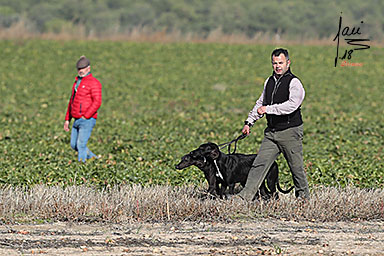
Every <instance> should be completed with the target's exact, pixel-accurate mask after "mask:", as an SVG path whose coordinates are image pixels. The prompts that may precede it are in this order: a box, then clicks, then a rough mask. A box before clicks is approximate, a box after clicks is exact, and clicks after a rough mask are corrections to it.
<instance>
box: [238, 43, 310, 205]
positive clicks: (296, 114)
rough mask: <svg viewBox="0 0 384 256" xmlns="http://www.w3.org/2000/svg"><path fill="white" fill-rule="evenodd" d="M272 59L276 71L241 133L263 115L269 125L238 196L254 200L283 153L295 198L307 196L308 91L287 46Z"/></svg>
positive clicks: (276, 51) (277, 50)
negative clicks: (305, 115) (305, 125)
mask: <svg viewBox="0 0 384 256" xmlns="http://www.w3.org/2000/svg"><path fill="white" fill-rule="evenodd" d="M271 59H272V67H273V74H272V76H270V77H269V78H267V80H266V81H265V83H264V90H263V92H262V94H261V96H260V97H259V99H258V100H257V101H256V105H255V106H254V108H253V109H252V110H251V111H250V113H249V115H248V118H247V120H246V121H245V122H244V123H245V125H244V128H243V130H242V132H243V133H244V134H247V135H248V134H249V132H250V128H251V127H252V125H253V124H254V123H255V122H256V121H257V120H258V119H260V118H261V117H263V116H264V115H266V118H267V128H266V129H265V131H264V139H263V141H262V143H261V146H260V150H259V152H258V155H257V157H256V159H255V161H254V163H253V165H252V168H251V170H250V171H249V175H248V179H247V182H246V184H245V187H244V189H243V190H242V191H241V192H240V193H239V194H238V195H239V196H240V197H241V198H243V199H245V200H249V201H251V200H253V198H254V196H255V194H256V192H257V190H258V189H259V187H260V185H261V182H262V181H263V180H264V179H265V176H266V174H267V172H268V170H269V168H270V167H271V165H272V163H273V162H274V161H275V160H276V158H277V157H278V155H279V154H280V153H283V155H284V157H285V159H286V160H287V162H288V165H289V168H290V169H291V173H292V178H293V183H294V186H295V195H296V197H298V198H305V199H308V198H309V189H308V181H307V177H306V174H305V171H304V166H303V145H302V140H303V120H302V117H301V110H300V107H301V103H302V102H303V100H304V96H305V91H304V88H303V85H302V84H301V82H300V80H299V79H298V78H297V77H296V76H295V75H294V74H292V72H291V70H290V67H289V66H290V64H291V61H290V59H289V55H288V51H287V50H286V49H282V48H280V49H276V50H274V51H273V52H272V55H271Z"/></svg>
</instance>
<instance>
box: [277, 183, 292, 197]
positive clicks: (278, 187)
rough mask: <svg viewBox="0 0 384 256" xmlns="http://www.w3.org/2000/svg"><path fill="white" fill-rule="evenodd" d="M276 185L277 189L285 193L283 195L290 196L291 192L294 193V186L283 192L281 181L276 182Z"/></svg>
mask: <svg viewBox="0 0 384 256" xmlns="http://www.w3.org/2000/svg"><path fill="white" fill-rule="evenodd" d="M276 185H277V189H278V190H279V191H280V192H281V193H283V194H288V193H289V192H291V191H292V189H293V188H294V186H292V187H290V188H289V189H287V190H283V189H282V188H281V187H280V184H279V181H277V182H276Z"/></svg>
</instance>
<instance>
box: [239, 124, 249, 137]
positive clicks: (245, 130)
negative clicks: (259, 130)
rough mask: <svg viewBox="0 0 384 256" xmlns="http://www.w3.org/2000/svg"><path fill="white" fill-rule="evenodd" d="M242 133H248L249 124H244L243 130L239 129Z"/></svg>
mask: <svg viewBox="0 0 384 256" xmlns="http://www.w3.org/2000/svg"><path fill="white" fill-rule="evenodd" d="M241 132H242V133H243V134H247V135H249V133H250V129H249V126H248V125H244V128H243V130H242V131H241Z"/></svg>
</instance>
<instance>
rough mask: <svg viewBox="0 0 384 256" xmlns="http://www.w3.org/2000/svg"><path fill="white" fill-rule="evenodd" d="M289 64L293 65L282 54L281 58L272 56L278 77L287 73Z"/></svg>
mask: <svg viewBox="0 0 384 256" xmlns="http://www.w3.org/2000/svg"><path fill="white" fill-rule="evenodd" d="M289 64H291V61H290V60H287V59H286V57H285V55H284V54H282V53H281V54H280V55H279V56H272V67H273V71H275V74H276V75H277V76H278V77H280V76H282V75H283V74H284V73H285V72H287V70H288V68H289Z"/></svg>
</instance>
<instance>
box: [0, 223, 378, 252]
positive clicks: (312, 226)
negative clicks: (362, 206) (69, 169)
mask: <svg viewBox="0 0 384 256" xmlns="http://www.w3.org/2000/svg"><path fill="white" fill-rule="evenodd" d="M36 254H42V255H140V256H142V255H276V254H281V255H383V254H384V222H379V221H377V222H365V221H361V222H334V223H329V222H328V223H316V222H294V221H286V220H275V219H271V220H254V221H252V222H249V221H248V222H243V221H239V222H232V223H221V222H218V223H216V222H215V223H214V222H209V223H207V222H204V223H192V222H181V223H152V224H149V223H134V224H121V225H118V224H100V223H98V224H79V223H68V222H57V223H50V224H28V225H25V224H19V225H1V226H0V255H36Z"/></svg>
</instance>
